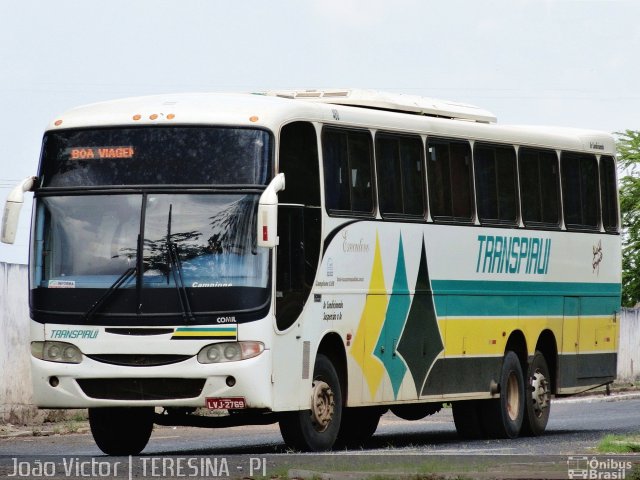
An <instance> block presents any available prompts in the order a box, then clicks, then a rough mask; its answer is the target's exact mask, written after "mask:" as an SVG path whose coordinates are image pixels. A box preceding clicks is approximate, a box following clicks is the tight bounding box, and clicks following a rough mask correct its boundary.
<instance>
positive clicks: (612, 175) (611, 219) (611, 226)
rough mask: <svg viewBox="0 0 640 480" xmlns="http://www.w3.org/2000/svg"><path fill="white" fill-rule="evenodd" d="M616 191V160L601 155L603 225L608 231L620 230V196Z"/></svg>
mask: <svg viewBox="0 0 640 480" xmlns="http://www.w3.org/2000/svg"><path fill="white" fill-rule="evenodd" d="M616 192H617V190H616V162H615V160H614V159H613V157H601V158H600V196H601V198H602V226H603V227H604V229H605V230H606V231H607V232H614V233H615V232H617V231H618V196H617V193H616Z"/></svg>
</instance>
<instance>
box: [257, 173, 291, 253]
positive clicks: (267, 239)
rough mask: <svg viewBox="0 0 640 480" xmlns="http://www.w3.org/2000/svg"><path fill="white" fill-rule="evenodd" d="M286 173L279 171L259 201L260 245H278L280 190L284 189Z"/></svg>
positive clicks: (270, 246) (271, 246) (268, 246)
mask: <svg viewBox="0 0 640 480" xmlns="http://www.w3.org/2000/svg"><path fill="white" fill-rule="evenodd" d="M284 185H285V183H284V173H279V174H278V175H276V176H275V177H274V178H273V180H271V182H270V183H269V185H268V186H267V188H266V190H265V191H264V192H262V195H261V196H260V201H259V202H258V232H257V234H258V246H259V247H267V248H273V247H275V246H276V245H278V192H280V191H282V190H284Z"/></svg>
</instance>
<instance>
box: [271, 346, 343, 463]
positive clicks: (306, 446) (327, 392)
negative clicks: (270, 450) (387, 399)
mask: <svg viewBox="0 0 640 480" xmlns="http://www.w3.org/2000/svg"><path fill="white" fill-rule="evenodd" d="M310 394H311V410H302V411H300V412H287V413H284V414H283V416H282V418H281V419H280V433H281V434H282V438H283V439H284V442H285V443H286V444H287V446H289V447H292V448H294V449H296V450H301V451H303V452H320V451H327V450H331V447H333V444H334V443H335V441H336V438H338V432H339V431H340V420H341V417H342V389H341V388H340V379H339V378H338V374H337V372H336V369H335V367H334V366H333V363H331V360H329V358H328V357H326V356H325V355H322V354H319V355H318V357H317V358H316V363H315V366H314V368H313V382H312V384H311V392H310Z"/></svg>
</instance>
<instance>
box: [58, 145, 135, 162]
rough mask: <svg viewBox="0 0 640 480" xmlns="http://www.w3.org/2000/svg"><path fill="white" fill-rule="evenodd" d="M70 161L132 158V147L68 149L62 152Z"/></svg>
mask: <svg viewBox="0 0 640 480" xmlns="http://www.w3.org/2000/svg"><path fill="white" fill-rule="evenodd" d="M64 153H65V155H67V156H68V157H69V159H71V160H94V159H112V158H133V155H134V150H133V147H126V146H113V147H70V148H66V149H65V150H64Z"/></svg>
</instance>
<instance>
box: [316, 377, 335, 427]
mask: <svg viewBox="0 0 640 480" xmlns="http://www.w3.org/2000/svg"><path fill="white" fill-rule="evenodd" d="M334 411H335V399H334V395H333V390H331V387H330V386H329V384H327V383H326V382H323V381H322V380H315V381H314V382H313V385H312V390H311V418H312V421H313V426H314V427H315V429H316V430H317V431H319V432H323V431H324V430H326V429H327V427H328V426H329V424H330V423H331V420H332V419H333V413H334Z"/></svg>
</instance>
